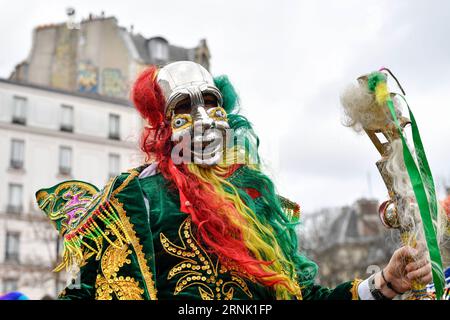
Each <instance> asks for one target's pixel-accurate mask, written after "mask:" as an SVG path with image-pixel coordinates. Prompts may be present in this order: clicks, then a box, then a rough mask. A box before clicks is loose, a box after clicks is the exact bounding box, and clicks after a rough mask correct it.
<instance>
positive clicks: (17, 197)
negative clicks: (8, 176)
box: [7, 183, 23, 213]
mask: <svg viewBox="0 0 450 320" xmlns="http://www.w3.org/2000/svg"><path fill="white" fill-rule="evenodd" d="M22 191H23V190H22V185H20V184H16V183H11V184H9V199H8V201H9V202H8V209H7V211H8V213H21V212H22V209H23V208H22Z"/></svg>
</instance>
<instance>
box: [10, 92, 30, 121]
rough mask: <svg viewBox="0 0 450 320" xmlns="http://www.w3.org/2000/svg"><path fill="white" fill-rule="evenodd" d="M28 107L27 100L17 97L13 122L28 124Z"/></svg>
mask: <svg viewBox="0 0 450 320" xmlns="http://www.w3.org/2000/svg"><path fill="white" fill-rule="evenodd" d="M26 107H27V98H24V97H17V96H15V97H14V98H13V114H12V122H13V123H17V124H26V123H27V117H26Z"/></svg>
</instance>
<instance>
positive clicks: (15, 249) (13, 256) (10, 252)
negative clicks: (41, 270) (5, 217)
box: [5, 231, 20, 262]
mask: <svg viewBox="0 0 450 320" xmlns="http://www.w3.org/2000/svg"><path fill="white" fill-rule="evenodd" d="M19 244H20V234H19V233H18V232H9V231H8V232H6V250H5V261H13V262H19Z"/></svg>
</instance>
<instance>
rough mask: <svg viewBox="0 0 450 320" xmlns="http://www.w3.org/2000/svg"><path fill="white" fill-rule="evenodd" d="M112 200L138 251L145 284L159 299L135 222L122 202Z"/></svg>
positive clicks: (155, 298) (152, 295)
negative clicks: (130, 218) (132, 221)
mask: <svg viewBox="0 0 450 320" xmlns="http://www.w3.org/2000/svg"><path fill="white" fill-rule="evenodd" d="M110 202H111V203H112V204H113V205H114V208H115V209H116V210H117V212H118V214H119V217H120V221H121V222H122V224H123V228H124V230H125V231H126V235H127V237H128V238H129V241H130V243H131V245H132V246H133V249H134V251H135V252H136V256H137V260H138V264H139V269H140V270H141V273H142V276H143V278H144V282H145V286H146V288H147V290H148V292H149V295H150V299H152V300H157V299H158V298H157V295H156V293H157V291H156V286H155V282H154V281H153V275H152V273H151V272H150V268H149V267H148V264H147V260H146V258H145V254H144V252H143V248H142V245H141V244H140V243H139V239H138V238H137V237H136V232H135V231H134V229H133V224H132V223H131V222H130V220H129V218H128V216H127V215H126V212H125V210H124V209H123V205H122V203H120V202H119V201H118V200H117V199H116V198H114V197H111V199H110Z"/></svg>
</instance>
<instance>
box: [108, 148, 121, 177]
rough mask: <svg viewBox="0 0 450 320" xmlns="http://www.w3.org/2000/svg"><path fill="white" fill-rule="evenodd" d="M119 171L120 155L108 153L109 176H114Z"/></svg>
mask: <svg viewBox="0 0 450 320" xmlns="http://www.w3.org/2000/svg"><path fill="white" fill-rule="evenodd" d="M119 173H120V155H118V154H114V153H110V154H109V177H110V178H111V177H115V176H117V175H118V174H119Z"/></svg>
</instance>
